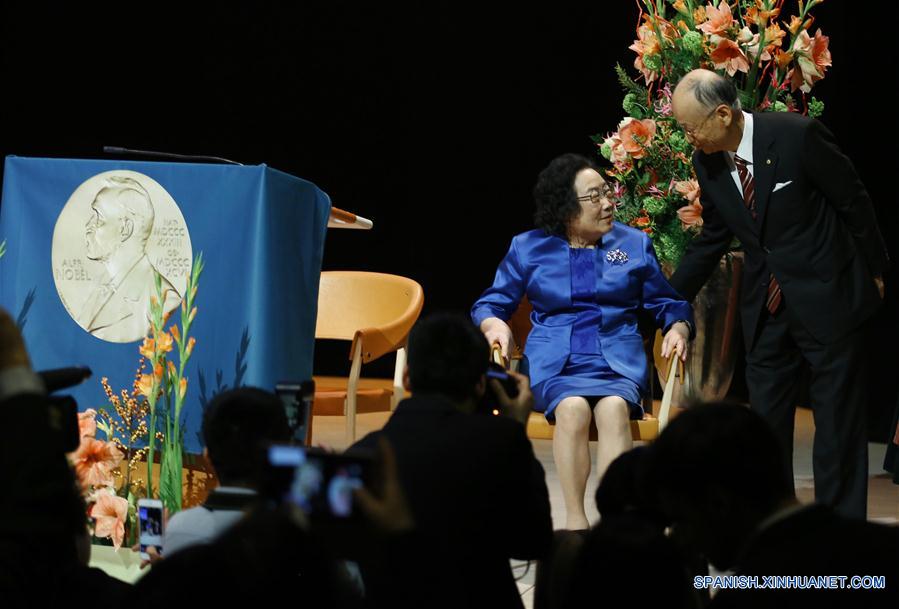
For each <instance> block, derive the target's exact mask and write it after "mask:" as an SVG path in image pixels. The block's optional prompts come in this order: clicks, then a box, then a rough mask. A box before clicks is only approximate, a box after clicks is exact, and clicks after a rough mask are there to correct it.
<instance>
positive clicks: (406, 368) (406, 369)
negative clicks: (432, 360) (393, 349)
mask: <svg viewBox="0 0 899 609" xmlns="http://www.w3.org/2000/svg"><path fill="white" fill-rule="evenodd" d="M403 389H405V390H406V391H409V392H411V391H412V384H411V383H409V364H406V365H405V366H403Z"/></svg>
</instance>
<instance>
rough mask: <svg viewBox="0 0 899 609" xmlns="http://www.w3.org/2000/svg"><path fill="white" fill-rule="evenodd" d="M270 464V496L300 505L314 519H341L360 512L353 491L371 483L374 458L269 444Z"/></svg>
mask: <svg viewBox="0 0 899 609" xmlns="http://www.w3.org/2000/svg"><path fill="white" fill-rule="evenodd" d="M268 466H269V469H270V472H271V474H272V476H271V477H270V480H271V481H272V484H270V485H269V491H268V494H269V495H270V496H274V498H276V499H279V500H281V501H289V502H291V503H293V504H295V505H297V506H299V507H300V509H302V510H303V511H304V512H305V513H306V514H307V515H308V516H309V519H310V521H319V522H321V521H330V522H341V521H349V520H354V519H355V518H356V517H357V516H358V514H357V513H356V511H355V510H354V509H353V491H354V490H355V489H357V488H361V487H363V486H368V485H370V483H371V478H372V471H373V458H372V455H370V454H368V453H359V454H354V455H343V454H335V453H330V452H327V451H324V450H322V449H318V448H307V447H303V446H293V445H291V446H287V445H280V444H279V445H274V446H271V447H270V448H269V450H268Z"/></svg>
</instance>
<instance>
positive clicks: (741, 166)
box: [734, 155, 783, 315]
mask: <svg viewBox="0 0 899 609" xmlns="http://www.w3.org/2000/svg"><path fill="white" fill-rule="evenodd" d="M734 164H736V166H737V174H739V176H740V184H741V185H742V186H743V205H745V206H746V209H747V210H749V213H750V214H751V215H752V219H753V220H757V219H758V215H759V214H758V211H757V210H756V208H755V178H753V177H752V172H750V171H749V163H748V162H747V161H746V159H741V158H740V157H738V156H736V155H734ZM781 304H783V294H781V291H780V284H779V283H777V279H776V278H775V277H774V273H771V276H770V277H769V278H768V298H767V300H766V301H765V308H766V309H768V312H769V313H771V315H776V314H777V312H778V311H779V310H780V306H781Z"/></svg>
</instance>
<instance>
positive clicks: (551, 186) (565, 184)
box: [534, 153, 599, 239]
mask: <svg viewBox="0 0 899 609" xmlns="http://www.w3.org/2000/svg"><path fill="white" fill-rule="evenodd" d="M583 169H593V170H595V171H599V168H598V167H597V166H596V165H595V164H594V163H593V161H591V160H590V159H588V158H587V157H585V156H582V155H580V154H573V153H568V154H563V155H562V156H557V157H556V158H554V159H553V160H552V161H550V163H549V165H547V166H546V168H545V169H544V170H543V171H541V172H540V175H538V176H537V184H536V185H535V186H534V202H535V203H536V204H537V211H536V212H535V213H534V224H535V225H536V226H537V228H542V229H543V230H544V231H546V232H547V233H549V234H550V235H556V236H559V237H562V238H563V239H565V238H567V237H568V224H569V223H570V222H571V220H573V219H574V218H576V217H577V215H578V214H579V213H580V211H581V205H580V203H579V202H578V200H577V192H576V191H575V189H574V178H575V177H576V176H577V174H578V172H579V171H581V170H583Z"/></svg>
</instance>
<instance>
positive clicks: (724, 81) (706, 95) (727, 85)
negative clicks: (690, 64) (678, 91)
mask: <svg viewBox="0 0 899 609" xmlns="http://www.w3.org/2000/svg"><path fill="white" fill-rule="evenodd" d="M683 85H684V86H685V87H686V89H687V90H688V91H692V93H693V96H694V97H695V98H696V101H698V102H699V103H700V104H702V105H703V106H705V107H706V108H708V109H709V110H711V109H713V108H717V107H718V106H720V105H721V104H724V105H725V106H730V108H731V110H733V111H734V112H739V111H740V108H741V106H740V96H739V95H738V94H737V87H736V85H734V81H732V80H731V79H729V78H725V77H723V76H721V75H720V74H716V73H714V72H712V73H711V75H710V76H709V77H708V78H689V79H687V80H685V81H684V82H683Z"/></svg>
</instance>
